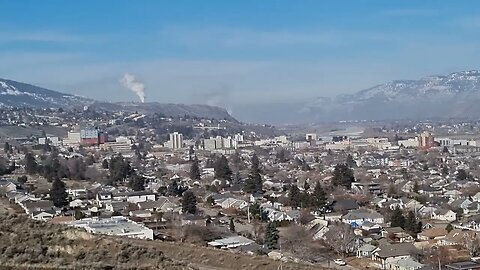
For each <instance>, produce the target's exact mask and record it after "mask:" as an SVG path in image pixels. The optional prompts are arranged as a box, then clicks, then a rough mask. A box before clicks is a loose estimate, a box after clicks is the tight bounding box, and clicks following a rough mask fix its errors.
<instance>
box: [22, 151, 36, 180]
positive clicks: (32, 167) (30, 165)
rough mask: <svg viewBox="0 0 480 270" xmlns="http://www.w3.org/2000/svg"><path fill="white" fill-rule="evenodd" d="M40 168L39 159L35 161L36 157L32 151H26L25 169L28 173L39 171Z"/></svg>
mask: <svg viewBox="0 0 480 270" xmlns="http://www.w3.org/2000/svg"><path fill="white" fill-rule="evenodd" d="M37 169H38V164H37V161H35V157H34V156H33V154H32V153H26V154H25V171H26V172H27V173H28V174H30V175H31V174H35V173H37Z"/></svg>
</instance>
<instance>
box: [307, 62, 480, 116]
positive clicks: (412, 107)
mask: <svg viewBox="0 0 480 270" xmlns="http://www.w3.org/2000/svg"><path fill="white" fill-rule="evenodd" d="M479 101H480V71H477V70H471V71H461V72H455V73H451V74H449V75H446V76H428V77H424V78H421V79H419V80H396V81H392V82H387V83H385V84H380V85H377V86H374V87H372V88H368V89H365V90H361V91H358V92H356V93H354V94H351V95H339V96H336V97H334V98H324V97H322V98H318V99H317V100H314V101H312V102H310V103H308V104H306V105H305V106H304V107H303V108H301V109H300V110H299V111H300V112H303V113H309V114H310V115H312V116H313V119H311V121H315V120H323V121H325V120H327V121H328V120H387V119H432V118H438V119H446V118H479V117H480V106H478V105H477V104H478V102H479Z"/></svg>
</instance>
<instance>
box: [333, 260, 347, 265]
mask: <svg viewBox="0 0 480 270" xmlns="http://www.w3.org/2000/svg"><path fill="white" fill-rule="evenodd" d="M333 262H334V263H335V264H336V265H340V266H344V265H347V263H346V262H345V261H344V260H341V259H335V260H333Z"/></svg>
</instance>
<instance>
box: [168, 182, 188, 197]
mask: <svg viewBox="0 0 480 270" xmlns="http://www.w3.org/2000/svg"><path fill="white" fill-rule="evenodd" d="M187 189H188V188H186V187H182V186H179V185H178V183H177V180H172V183H171V184H170V185H169V186H168V188H167V195H169V196H182V194H183V193H184V192H185V191H186V190H187Z"/></svg>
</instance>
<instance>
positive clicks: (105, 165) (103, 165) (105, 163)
mask: <svg viewBox="0 0 480 270" xmlns="http://www.w3.org/2000/svg"><path fill="white" fill-rule="evenodd" d="M102 168H104V169H108V160H106V159H104V160H103V161H102Z"/></svg>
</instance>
